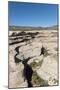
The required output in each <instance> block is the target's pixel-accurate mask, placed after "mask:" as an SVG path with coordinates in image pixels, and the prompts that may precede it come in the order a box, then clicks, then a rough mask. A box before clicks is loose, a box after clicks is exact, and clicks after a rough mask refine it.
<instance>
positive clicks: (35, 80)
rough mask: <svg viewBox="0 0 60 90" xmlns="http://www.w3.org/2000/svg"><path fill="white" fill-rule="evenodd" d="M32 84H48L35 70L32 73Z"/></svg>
mask: <svg viewBox="0 0 60 90" xmlns="http://www.w3.org/2000/svg"><path fill="white" fill-rule="evenodd" d="M32 84H33V86H48V83H47V81H45V80H43V79H42V78H40V77H39V76H38V75H37V73H36V72H34V73H33V76H32Z"/></svg>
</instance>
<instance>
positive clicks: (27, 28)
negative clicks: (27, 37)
mask: <svg viewBox="0 0 60 90" xmlns="http://www.w3.org/2000/svg"><path fill="white" fill-rule="evenodd" d="M57 29H58V25H54V26H51V27H31V26H9V30H23V31H24V30H57Z"/></svg>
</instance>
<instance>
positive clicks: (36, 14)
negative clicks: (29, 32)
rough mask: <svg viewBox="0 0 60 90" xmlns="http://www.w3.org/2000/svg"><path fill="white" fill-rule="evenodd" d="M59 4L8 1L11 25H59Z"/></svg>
mask: <svg viewBox="0 0 60 90" xmlns="http://www.w3.org/2000/svg"><path fill="white" fill-rule="evenodd" d="M57 7H58V5H57V4H41V3H25V2H11V1H10V2H8V20H9V25H10V26H12V25H15V26H34V27H40V26H41V27H48V26H53V25H57Z"/></svg>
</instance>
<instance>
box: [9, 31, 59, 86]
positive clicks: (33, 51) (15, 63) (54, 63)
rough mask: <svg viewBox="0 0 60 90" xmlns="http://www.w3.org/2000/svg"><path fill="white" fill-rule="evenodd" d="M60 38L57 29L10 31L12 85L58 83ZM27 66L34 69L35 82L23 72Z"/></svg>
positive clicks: (10, 82) (10, 77)
mask: <svg viewBox="0 0 60 90" xmlns="http://www.w3.org/2000/svg"><path fill="white" fill-rule="evenodd" d="M52 32H53V33H52ZM54 35H55V36H54ZM52 36H54V37H52ZM57 39H58V37H57V31H56V30H51V31H50V30H49V31H48V30H47V31H46V30H44V31H42V30H40V31H25V32H24V31H23V32H21V31H9V88H17V87H28V86H29V85H28V83H31V84H32V86H33V87H34V86H46V85H58V59H57V55H58V54H57V50H58V49H57V48H58V46H57ZM42 45H43V47H44V48H45V51H44V54H43V53H42V52H41V50H42V49H41V48H42ZM26 66H28V67H31V70H33V74H32V76H31V82H29V81H28V79H27V78H26V77H24V75H23V71H24V68H26ZM25 70H27V68H26V69H25ZM34 72H36V74H34ZM26 73H29V70H28V72H26ZM34 75H38V76H37V77H39V80H36V81H35V78H36V76H34ZM27 77H28V76H27ZM24 78H25V80H24ZM36 79H37V78H36ZM35 82H36V83H35Z"/></svg>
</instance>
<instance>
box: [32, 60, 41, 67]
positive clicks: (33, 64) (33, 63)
mask: <svg viewBox="0 0 60 90" xmlns="http://www.w3.org/2000/svg"><path fill="white" fill-rule="evenodd" d="M42 63H43V60H41V61H39V62H38V63H37V62H35V61H34V62H32V63H30V66H31V67H32V68H36V67H37V66H39V67H40V66H41V65H42Z"/></svg>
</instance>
